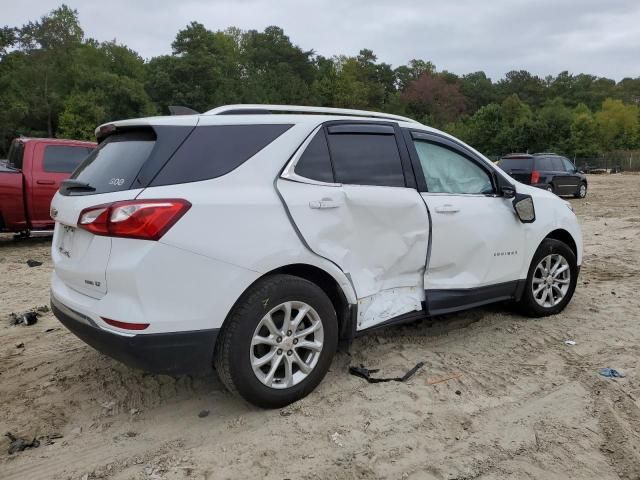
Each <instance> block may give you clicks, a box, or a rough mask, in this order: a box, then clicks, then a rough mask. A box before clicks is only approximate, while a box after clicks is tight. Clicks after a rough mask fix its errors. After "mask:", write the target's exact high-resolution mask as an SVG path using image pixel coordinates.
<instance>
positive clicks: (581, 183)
mask: <svg viewBox="0 0 640 480" xmlns="http://www.w3.org/2000/svg"><path fill="white" fill-rule="evenodd" d="M583 186H584V195H583V193H582V187H583ZM573 196H574V197H575V198H584V197H586V196H587V183H586V182H580V185H578V190H577V191H576V193H574V194H573Z"/></svg>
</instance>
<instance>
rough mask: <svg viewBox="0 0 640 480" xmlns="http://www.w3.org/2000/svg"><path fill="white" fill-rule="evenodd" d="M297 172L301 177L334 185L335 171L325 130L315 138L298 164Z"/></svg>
mask: <svg viewBox="0 0 640 480" xmlns="http://www.w3.org/2000/svg"><path fill="white" fill-rule="evenodd" d="M295 172H296V173H297V174H298V175H300V176H301V177H306V178H310V179H312V180H318V181H320V182H328V183H333V170H332V168H331V158H330V157H329V148H328V147H327V139H326V137H325V134H324V130H322V129H320V131H319V132H318V133H317V134H316V136H315V137H313V140H311V142H310V143H309V145H308V146H307V149H306V150H305V151H304V153H303V154H302V156H301V157H300V159H299V160H298V163H297V164H296V170H295Z"/></svg>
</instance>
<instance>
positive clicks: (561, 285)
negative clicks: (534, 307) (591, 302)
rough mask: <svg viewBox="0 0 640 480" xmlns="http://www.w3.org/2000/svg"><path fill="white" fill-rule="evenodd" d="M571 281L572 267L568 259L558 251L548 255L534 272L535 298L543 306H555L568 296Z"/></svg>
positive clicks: (532, 285)
mask: <svg viewBox="0 0 640 480" xmlns="http://www.w3.org/2000/svg"><path fill="white" fill-rule="evenodd" d="M570 283H571V269H570V268H569V262H567V259H566V258H564V257H563V256H562V255H559V254H557V253H553V254H550V255H547V256H546V257H544V258H543V259H542V260H540V262H539V263H538V265H537V266H536V268H535V270H534V272H533V279H532V282H531V289H532V292H533V298H534V299H535V301H536V303H537V304H538V305H540V306H541V307H544V308H551V307H555V306H556V305H558V304H559V303H560V302H561V301H562V299H563V298H564V297H565V296H566V294H567V292H568V291H569V284H570Z"/></svg>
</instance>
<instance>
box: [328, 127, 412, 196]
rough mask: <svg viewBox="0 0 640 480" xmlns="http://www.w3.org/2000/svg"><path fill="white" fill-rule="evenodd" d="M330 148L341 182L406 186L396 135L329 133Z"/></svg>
mask: <svg viewBox="0 0 640 480" xmlns="http://www.w3.org/2000/svg"><path fill="white" fill-rule="evenodd" d="M329 150H330V152H331V160H332V161H333V169H334V172H335V181H336V182H338V183H344V184H353V185H379V186H386V187H404V186H405V180H404V173H403V170H402V163H401V160H400V153H399V151H398V144H397V143H396V138H395V135H393V134H389V135H385V134H368V133H335V134H330V135H329Z"/></svg>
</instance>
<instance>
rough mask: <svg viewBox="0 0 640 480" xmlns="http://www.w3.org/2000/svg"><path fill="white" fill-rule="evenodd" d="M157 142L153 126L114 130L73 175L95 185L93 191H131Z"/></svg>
mask: <svg viewBox="0 0 640 480" xmlns="http://www.w3.org/2000/svg"><path fill="white" fill-rule="evenodd" d="M155 144H156V136H155V134H154V133H153V130H150V129H149V130H136V131H130V132H123V133H115V134H113V135H111V136H109V137H107V139H106V140H105V141H104V142H102V143H101V144H100V145H99V146H98V148H96V149H95V150H94V151H93V152H92V153H91V154H90V155H89V156H88V157H87V158H86V159H85V160H84V161H83V162H82V163H81V164H80V166H79V167H78V169H77V170H76V171H75V172H74V174H73V175H72V176H71V178H75V179H77V180H80V181H83V182H87V183H88V184H89V185H91V186H92V187H93V188H95V191H92V192H91V193H106V192H116V191H120V190H128V189H129V188H131V185H132V184H133V181H134V180H135V178H136V176H137V174H138V172H139V171H140V168H142V166H143V165H144V163H145V161H146V160H147V159H148V158H149V156H150V155H151V151H152V150H153V147H154V146H155Z"/></svg>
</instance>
